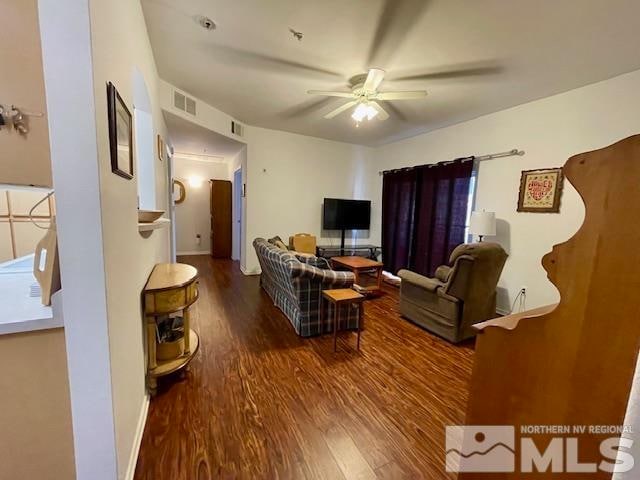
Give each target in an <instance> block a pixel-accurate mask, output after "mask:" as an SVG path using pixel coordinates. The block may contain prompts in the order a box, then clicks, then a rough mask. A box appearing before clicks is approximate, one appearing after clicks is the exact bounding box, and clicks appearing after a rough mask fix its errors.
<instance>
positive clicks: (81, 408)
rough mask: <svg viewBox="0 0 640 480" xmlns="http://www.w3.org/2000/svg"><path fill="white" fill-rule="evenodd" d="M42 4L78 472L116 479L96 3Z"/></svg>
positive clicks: (58, 0)
mask: <svg viewBox="0 0 640 480" xmlns="http://www.w3.org/2000/svg"><path fill="white" fill-rule="evenodd" d="M38 8H39V13H40V23H41V27H40V28H41V33H42V47H43V62H44V72H45V85H46V90H47V110H48V112H49V120H50V124H49V138H50V142H51V162H52V166H53V185H54V187H55V189H56V210H57V234H58V252H59V257H60V274H61V279H62V285H63V288H62V292H60V293H61V294H62V309H63V310H64V329H65V340H66V349H67V364H68V369H69V387H70V392H69V393H70V397H71V413H72V421H73V442H74V454H75V462H76V476H77V478H78V479H85V478H91V479H93V480H113V478H114V477H115V476H116V474H117V465H116V463H117V461H116V448H115V447H116V439H115V432H114V419H113V417H114V411H113V401H112V387H111V363H110V350H109V347H110V345H109V331H108V319H107V298H106V283H107V281H106V277H105V264H104V250H103V232H102V211H101V205H100V192H99V182H100V178H99V176H100V171H99V165H98V161H97V149H98V146H97V140H96V123H95V122H96V116H95V110H94V108H93V106H94V105H93V104H94V85H93V71H92V60H91V32H90V25H89V4H88V0H85V1H84V2H81V1H77V0H40V1H39V2H38ZM60 12H64V15H60ZM69 125H73V128H69ZM54 315H62V312H54ZM43 394H45V395H46V392H43Z"/></svg>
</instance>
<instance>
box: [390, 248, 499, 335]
mask: <svg viewBox="0 0 640 480" xmlns="http://www.w3.org/2000/svg"><path fill="white" fill-rule="evenodd" d="M507 257H508V255H507V253H506V252H505V251H504V249H503V248H502V247H501V246H500V245H498V244H497V243H490V242H480V243H471V244H462V245H458V246H457V247H456V248H455V250H454V251H453V252H452V253H451V257H450V258H449V264H450V266H448V265H441V266H440V267H438V268H437V269H436V272H435V278H429V277H425V276H423V275H420V274H418V273H415V272H411V271H409V270H400V271H399V272H398V276H399V277H400V278H401V279H402V283H401V284H400V313H401V314H402V315H403V316H404V317H406V318H408V319H409V320H411V321H413V322H414V323H417V324H418V325H421V326H423V327H424V328H426V329H427V330H429V331H431V332H433V333H435V334H436V335H439V336H441V337H443V338H445V339H447V340H449V341H450V342H453V343H458V342H461V341H463V340H465V339H467V338H471V337H473V336H475V334H476V331H475V329H474V328H472V325H474V324H476V323H480V322H483V321H485V320H489V319H492V318H495V317H496V287H497V285H498V280H499V279H500V274H501V273H502V269H503V267H504V264H505V262H506V260H507Z"/></svg>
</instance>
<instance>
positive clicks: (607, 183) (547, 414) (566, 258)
mask: <svg viewBox="0 0 640 480" xmlns="http://www.w3.org/2000/svg"><path fill="white" fill-rule="evenodd" d="M563 171H564V173H565V175H566V178H567V179H568V180H569V181H570V182H571V183H572V184H573V186H574V187H575V188H576V189H577V190H578V192H579V193H580V194H581V195H582V198H583V200H584V202H585V204H586V217H585V220H584V223H583V225H582V226H581V228H580V229H579V230H578V232H577V233H576V234H575V235H574V237H573V238H571V239H569V240H568V241H566V242H564V243H562V244H559V245H556V246H554V247H553V249H552V251H551V253H548V254H547V255H545V257H544V258H543V260H542V265H543V266H544V269H545V270H546V271H547V273H548V277H549V279H550V280H551V282H553V284H554V285H555V286H556V287H557V288H558V290H559V292H560V296H561V301H560V303H559V304H558V305H557V306H555V307H554V306H551V307H543V308H540V309H537V310H535V311H530V312H527V313H525V314H518V315H511V316H508V317H503V318H500V319H496V320H492V321H489V322H485V323H484V324H481V325H479V326H478V328H479V330H480V334H479V335H478V337H477V343H476V354H475V364H474V371H473V377H472V380H471V393H470V400H469V402H468V407H467V417H466V424H467V425H513V426H514V427H515V431H516V432H518V433H517V435H519V432H520V427H521V426H523V425H569V426H572V425H587V426H590V425H607V426H609V425H618V426H620V425H623V424H624V420H625V413H626V411H627V406H628V402H629V396H630V390H631V385H632V381H633V376H634V371H635V368H636V361H637V358H638V349H639V347H640V322H639V321H638V312H640V295H638V287H639V286H640V269H638V265H640V249H639V248H638V245H640V224H639V223H638V222H637V221H636V219H638V218H640V189H639V188H638V186H639V185H640V135H636V136H633V137H630V138H627V139H625V140H622V141H620V142H618V143H616V144H614V145H611V146H609V147H607V148H603V149H601V150H596V151H593V152H588V153H583V154H580V155H576V156H574V157H571V158H570V159H569V160H568V161H567V163H566V164H565V166H564V168H563ZM570 436H571V437H575V438H577V441H578V445H579V459H580V463H595V464H596V465H599V464H600V462H602V461H606V462H607V463H611V460H610V459H604V458H602V455H601V454H600V451H599V448H600V444H601V442H602V441H603V440H605V439H608V438H610V437H615V436H616V435H614V434H611V433H604V432H603V433H592V432H589V431H587V432H585V433H578V432H572V433H571V435H570ZM553 437H554V436H553V435H546V434H540V435H535V436H534V438H533V440H534V441H535V443H536V444H537V445H538V448H546V446H547V445H549V442H550V441H551V439H552V438H553ZM516 440H517V439H516ZM465 441H466V440H465ZM517 445H518V442H517V441H516V447H517ZM549 470H550V469H549ZM524 476H525V475H521V474H520V473H519V472H514V473H492V474H490V475H487V474H481V473H460V474H459V476H458V478H459V479H461V480H470V479H474V480H475V479H486V478H491V479H492V480H503V479H519V478H524ZM534 477H535V478H536V479H551V478H559V475H558V474H557V473H552V472H550V471H546V472H541V473H536V474H534V475H533V476H532V478H534ZM611 477H612V474H611V473H607V472H604V471H597V472H595V473H574V474H567V475H562V478H571V479H574V478H575V479H577V478H579V479H589V478H594V479H610V478H611Z"/></svg>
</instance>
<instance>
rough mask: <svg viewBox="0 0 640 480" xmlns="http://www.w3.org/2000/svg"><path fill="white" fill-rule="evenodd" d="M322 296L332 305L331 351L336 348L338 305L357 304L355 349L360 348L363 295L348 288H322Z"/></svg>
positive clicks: (338, 324) (338, 320) (338, 322)
mask: <svg viewBox="0 0 640 480" xmlns="http://www.w3.org/2000/svg"><path fill="white" fill-rule="evenodd" d="M322 298H324V299H326V300H327V301H329V302H330V303H331V304H332V305H333V306H334V314H333V315H334V317H333V351H334V352H335V351H336V350H337V345H338V328H339V326H340V307H341V306H342V305H349V306H350V305H354V304H357V305H358V330H357V332H358V339H357V341H356V350H360V331H361V330H362V319H363V318H364V304H363V302H364V300H365V296H364V295H360V294H359V293H358V292H356V291H354V290H351V289H350V288H337V289H334V290H323V292H322ZM322 304H323V302H320V318H322V317H323V314H322V313H323V312H322Z"/></svg>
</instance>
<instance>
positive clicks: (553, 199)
mask: <svg viewBox="0 0 640 480" xmlns="http://www.w3.org/2000/svg"><path fill="white" fill-rule="evenodd" d="M562 183H563V176H562V169H561V168H549V169H544V170H526V171H524V172H522V177H521V179H520V195H519V197H518V211H519V212H534V213H558V212H559V211H560V196H561V195H562Z"/></svg>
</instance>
